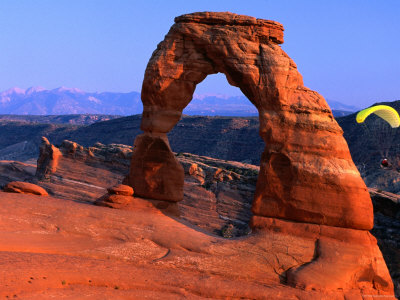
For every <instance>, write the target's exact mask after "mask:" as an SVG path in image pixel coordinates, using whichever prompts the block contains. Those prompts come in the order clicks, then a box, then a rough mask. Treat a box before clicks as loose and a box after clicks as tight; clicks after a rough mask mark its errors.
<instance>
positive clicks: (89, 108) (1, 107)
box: [0, 87, 357, 117]
mask: <svg viewBox="0 0 400 300" xmlns="http://www.w3.org/2000/svg"><path fill="white" fill-rule="evenodd" d="M328 103H329V105H330V106H331V108H332V109H333V115H334V116H335V117H338V116H344V115H347V114H349V113H351V112H353V111H356V110H357V108H355V107H353V106H349V105H345V104H342V103H340V102H337V101H332V100H328ZM142 110H143V106H142V101H141V99H140V93H138V92H130V93H113V92H104V93H89V92H85V91H82V90H79V89H76V88H66V87H60V88H57V89H53V90H47V89H44V88H42V87H31V88H29V89H26V90H24V89H20V88H12V89H9V90H7V91H4V92H1V93H0V114H14V115H69V114H106V115H121V116H128V115H134V114H140V113H142ZM183 113H184V114H187V115H199V116H236V117H245V116H258V111H257V109H256V107H255V106H254V105H253V104H252V103H251V102H250V101H249V100H248V99H247V98H246V97H245V96H244V95H241V96H227V95H194V97H193V100H192V101H191V102H190V104H189V105H188V106H187V107H186V108H185V109H184V111H183Z"/></svg>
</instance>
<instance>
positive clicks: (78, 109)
mask: <svg viewBox="0 0 400 300" xmlns="http://www.w3.org/2000/svg"><path fill="white" fill-rule="evenodd" d="M142 109H143V107H142V102H141V101H140V94H139V93H137V92H131V93H108V92H105V93H88V92H85V91H82V90H79V89H77V88H66V87H60V88H56V89H52V90H47V89H45V88H42V87H31V88H29V89H26V90H24V89H20V88H12V89H9V90H6V91H4V92H1V93H0V114H18V115H65V114H111V115H132V114H139V113H141V112H142Z"/></svg>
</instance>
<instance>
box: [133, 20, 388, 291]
mask: <svg viewBox="0 0 400 300" xmlns="http://www.w3.org/2000/svg"><path fill="white" fill-rule="evenodd" d="M281 43H283V27H282V25H281V24H279V23H277V22H273V21H267V20H260V19H255V18H252V17H247V16H241V15H236V14H232V13H212V12H203V13H193V14H188V15H183V16H180V17H177V18H175V24H174V25H173V26H172V27H171V29H170V31H169V32H168V34H167V35H166V36H165V39H164V40H163V41H162V42H161V43H160V44H159V45H158V46H157V49H156V50H155V51H154V53H153V55H152V57H151V59H150V61H149V63H148V65H147V68H146V72H145V77H144V81H143V87H142V102H143V115H142V123H141V129H142V130H143V131H144V133H143V134H141V135H140V136H138V137H137V138H136V140H135V143H134V146H135V149H134V152H133V155H132V161H131V167H130V174H129V177H128V178H127V182H128V183H129V185H131V186H132V187H133V188H134V190H135V193H136V195H138V196H143V197H146V198H151V199H159V200H166V201H170V202H177V201H181V200H182V198H183V192H182V191H183V184H184V177H183V170H182V168H181V167H180V165H179V163H178V161H177V160H176V158H175V157H174V156H173V154H172V151H171V148H170V146H169V143H168V138H167V136H166V134H167V133H168V132H169V131H170V130H171V129H172V128H173V127H174V126H175V124H176V123H177V122H178V121H179V119H180V117H181V115H182V110H183V109H184V108H185V107H186V106H187V105H188V104H189V102H190V101H191V99H192V97H193V93H194V90H195V88H196V85H197V84H198V83H200V82H201V81H203V80H204V79H205V78H206V77H207V76H208V75H210V74H215V73H218V72H220V73H224V74H225V75H226V78H227V80H228V82H229V83H230V84H231V85H233V86H236V87H239V88H240V89H241V91H242V92H243V94H244V95H245V96H246V97H247V98H248V99H249V100H250V101H251V102H252V103H253V104H254V105H255V107H256V108H257V109H258V111H259V119H260V135H261V137H262V139H263V140H264V142H265V150H264V152H263V154H262V157H261V164H260V173H259V177H258V182H257V187H256V193H255V196H254V201H253V205H252V211H253V213H254V216H253V219H252V222H251V226H252V227H253V229H254V230H255V231H258V232H265V231H270V232H273V231H275V232H282V233H283V234H286V235H289V236H293V237H295V236H299V235H300V236H304V237H305V238H306V239H309V241H310V242H313V243H314V245H315V249H314V251H315V252H314V253H315V256H314V257H312V258H311V259H310V260H308V261H307V263H304V264H299V265H297V266H292V267H290V268H289V269H287V271H286V273H285V274H286V275H285V276H286V280H287V281H286V282H287V283H288V284H290V285H292V286H294V287H300V288H303V289H307V290H311V289H316V290H338V289H342V290H349V289H359V290H363V291H364V292H365V291H367V290H368V293H372V294H376V293H386V294H390V293H393V284H392V281H391V279H390V275H389V273H388V271H387V268H386V265H385V263H384V261H383V258H382V255H381V253H380V251H379V248H378V246H377V244H376V240H375V239H374V238H373V237H372V236H371V235H370V234H369V233H368V231H367V230H370V229H371V228H372V227H373V210H372V203H371V199H370V197H369V194H368V190H367V188H366V186H365V184H364V182H363V181H362V179H361V177H360V174H359V172H358V170H357V168H356V167H355V165H354V163H353V161H352V159H351V156H350V152H349V149H348V146H347V143H346V141H345V140H344V138H343V131H342V130H341V128H340V127H339V125H338V124H337V122H336V121H335V120H334V118H333V115H332V112H331V110H330V108H329V106H328V105H327V103H326V101H325V100H324V98H323V97H322V96H320V95H319V94H318V93H316V92H314V91H311V90H309V89H307V88H306V87H304V85H303V80H302V77H301V75H300V73H299V72H298V71H297V67H296V64H295V63H294V62H293V61H292V60H291V59H290V58H289V56H288V55H287V54H286V53H285V52H284V51H283V50H282V49H281V48H280V46H279V44H281ZM191 171H192V172H195V171H196V167H195V166H193V168H192V170H191ZM216 175H218V174H216ZM271 230H272V231H271ZM353 243H355V245H354V246H353V245H352V244H353ZM361 253H363V255H361ZM340 260H342V262H340Z"/></svg>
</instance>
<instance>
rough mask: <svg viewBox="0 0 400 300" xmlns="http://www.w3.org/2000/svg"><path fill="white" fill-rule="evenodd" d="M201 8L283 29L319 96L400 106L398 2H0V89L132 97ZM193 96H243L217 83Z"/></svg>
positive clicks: (216, 79) (287, 43)
mask: <svg viewBox="0 0 400 300" xmlns="http://www.w3.org/2000/svg"><path fill="white" fill-rule="evenodd" d="M206 10H208V11H231V12H234V13H239V14H245V15H251V16H254V17H258V18H263V19H270V20H275V21H278V22H280V23H282V24H283V25H284V27H285V43H284V44H283V45H282V48H283V49H284V50H285V51H286V52H287V53H288V54H289V55H290V56H291V57H292V58H293V59H294V61H295V62H296V64H297V66H298V68H299V70H300V72H301V74H302V75H303V78H304V82H305V85H306V86H307V87H309V88H311V89H313V90H316V91H318V92H319V93H320V94H322V95H323V96H324V97H325V98H328V99H333V100H337V101H341V102H343V103H347V104H352V105H357V106H359V107H363V106H366V105H370V104H372V103H374V102H377V101H393V100H398V99H400V39H399V36H400V21H399V20H400V18H399V13H400V1H397V0H384V1H378V0H375V1H373V0H359V1H357V0H352V1H346V0H335V1H320V0H315V1H307V0H302V1H298V0H292V1H289V0H274V1H268V0H258V1H256V0H246V1H243V0H241V1H237V0H229V1H225V0H213V1H208V0H203V1H188V0H186V1H183V0H182V1H181V0H175V1H174V0H169V1H163V0H159V1H156V0H146V1H135V0H131V1H128V0H126V1H123V0H109V1H102V0H96V1H91V0H68V1H64V0H58V1H53V0H35V1H32V0H18V1H15V0H0V28H1V33H0V90H6V89H8V88H10V87H15V86H18V87H21V88H28V87H30V86H43V87H45V88H49V89H50V88H56V87H59V86H67V87H76V88H80V89H82V90H87V91H100V92H101V91H116V92H128V91H140V89H141V84H142V80H143V74H144V70H145V67H146V64H147V62H148V60H149V58H150V56H151V53H152V52H153V50H154V49H155V48H156V46H157V44H158V43H159V42H160V41H161V40H162V39H163V37H164V35H165V34H166V33H167V32H168V30H169V28H170V26H171V25H172V24H173V19H174V17H175V16H178V15H181V14H184V13H190V12H195V11H206ZM196 93H199V94H203V93H220V94H232V95H239V94H241V92H240V90H239V89H237V88H233V87H230V86H229V85H228V83H227V82H226V80H225V78H223V76H222V75H213V76H209V77H208V78H207V79H206V80H205V81H204V82H203V83H201V84H199V86H198V88H197V89H196Z"/></svg>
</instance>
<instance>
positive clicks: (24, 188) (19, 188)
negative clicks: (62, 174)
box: [3, 181, 48, 196]
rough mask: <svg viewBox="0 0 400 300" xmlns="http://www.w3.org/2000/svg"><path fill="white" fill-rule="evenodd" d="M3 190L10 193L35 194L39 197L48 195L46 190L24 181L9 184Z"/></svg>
mask: <svg viewBox="0 0 400 300" xmlns="http://www.w3.org/2000/svg"><path fill="white" fill-rule="evenodd" d="M3 190H4V191H5V192H8V193H21V194H33V195H39V196H47V195H48V193H47V192H46V190H45V189H44V188H42V187H40V186H38V185H36V184H33V183H29V182H22V181H12V182H10V183H8V184H7V185H6V186H5V187H4V189H3Z"/></svg>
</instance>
